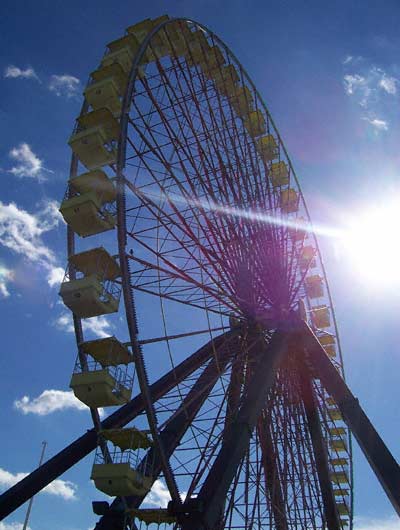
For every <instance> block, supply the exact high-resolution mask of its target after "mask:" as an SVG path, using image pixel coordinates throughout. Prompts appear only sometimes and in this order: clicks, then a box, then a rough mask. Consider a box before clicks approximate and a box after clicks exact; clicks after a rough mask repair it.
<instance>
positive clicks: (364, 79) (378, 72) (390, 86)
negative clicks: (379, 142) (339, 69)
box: [343, 55, 399, 132]
mask: <svg viewBox="0 0 400 530" xmlns="http://www.w3.org/2000/svg"><path fill="white" fill-rule="evenodd" d="M343 65H344V66H343V68H344V70H345V75H344V76H343V85H344V90H345V93H346V94H347V95H348V96H349V97H351V98H352V99H353V101H354V102H355V103H357V104H358V105H359V106H360V107H361V108H362V110H361V116H360V117H361V119H363V120H365V121H367V122H368V123H369V124H370V125H372V126H373V127H374V129H375V131H376V132H382V131H387V130H388V129H389V126H388V123H389V120H388V118H389V116H390V115H391V113H392V109H393V102H392V100H391V98H392V96H393V95H394V94H396V93H397V85H398V83H399V80H398V79H397V78H396V77H394V76H393V75H390V72H388V71H386V70H384V69H383V68H380V67H378V66H375V65H373V64H371V63H370V62H369V61H367V60H366V59H365V58H363V57H351V56H350V55H349V56H347V57H346V59H345V60H344V61H343ZM377 116H379V118H377Z"/></svg>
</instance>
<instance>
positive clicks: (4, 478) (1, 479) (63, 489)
mask: <svg viewBox="0 0 400 530" xmlns="http://www.w3.org/2000/svg"><path fill="white" fill-rule="evenodd" d="M27 475H28V473H10V472H9V471H6V470H5V469H2V468H1V467H0V488H1V489H3V490H4V489H7V488H11V486H14V484H16V483H17V482H19V481H20V480H22V479H23V478H24V477H26V476H27ZM76 490H77V486H76V484H74V483H73V482H70V481H69V480H60V479H57V480H54V481H53V482H51V483H50V484H49V485H48V486H46V487H45V488H44V489H43V490H42V491H43V493H48V494H49V495H54V496H56V497H61V498H62V499H64V500H66V501H70V500H75V499H76V498H77V497H76ZM14 524H16V523H14ZM6 528H7V527H6ZM11 529H12V530H14V529H13V528H12V527H11ZM0 530H1V527H0ZM15 530H18V527H15Z"/></svg>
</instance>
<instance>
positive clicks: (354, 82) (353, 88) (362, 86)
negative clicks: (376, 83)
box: [343, 74, 370, 105]
mask: <svg viewBox="0 0 400 530" xmlns="http://www.w3.org/2000/svg"><path fill="white" fill-rule="evenodd" d="M343 82H344V90H345V92H346V94H348V95H349V96H352V95H354V94H356V93H357V92H358V91H360V92H361V93H362V94H361V95H362V100H361V101H360V104H361V105H363V104H365V98H367V97H368V95H369V92H370V89H369V88H368V86H367V80H366V79H365V77H363V76H362V75H358V74H354V75H351V74H347V75H345V76H344V78H343Z"/></svg>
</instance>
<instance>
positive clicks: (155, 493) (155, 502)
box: [143, 479, 171, 508]
mask: <svg viewBox="0 0 400 530" xmlns="http://www.w3.org/2000/svg"><path fill="white" fill-rule="evenodd" d="M170 500H171V496H170V494H169V491H168V488H167V486H166V485H165V484H164V482H162V481H161V480H159V479H157V480H156V481H155V482H154V484H153V487H152V488H151V490H150V491H149V493H148V494H147V496H146V498H145V499H144V501H143V502H144V503H146V504H148V505H149V506H154V507H156V508H166V507H167V505H168V502H169V501H170Z"/></svg>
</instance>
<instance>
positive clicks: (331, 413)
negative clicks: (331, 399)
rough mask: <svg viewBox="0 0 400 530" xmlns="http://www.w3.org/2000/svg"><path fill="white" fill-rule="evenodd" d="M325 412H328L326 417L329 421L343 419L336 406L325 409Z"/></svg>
mask: <svg viewBox="0 0 400 530" xmlns="http://www.w3.org/2000/svg"><path fill="white" fill-rule="evenodd" d="M327 412H328V418H329V419H330V420H331V421H340V420H343V418H342V414H341V412H340V410H339V408H338V407H333V408H330V409H327Z"/></svg>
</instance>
